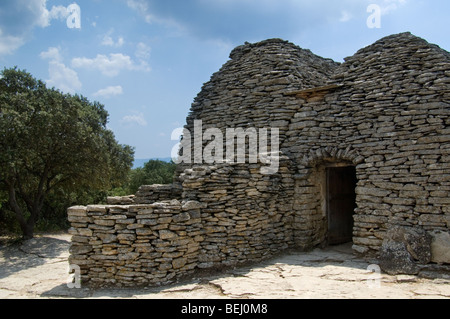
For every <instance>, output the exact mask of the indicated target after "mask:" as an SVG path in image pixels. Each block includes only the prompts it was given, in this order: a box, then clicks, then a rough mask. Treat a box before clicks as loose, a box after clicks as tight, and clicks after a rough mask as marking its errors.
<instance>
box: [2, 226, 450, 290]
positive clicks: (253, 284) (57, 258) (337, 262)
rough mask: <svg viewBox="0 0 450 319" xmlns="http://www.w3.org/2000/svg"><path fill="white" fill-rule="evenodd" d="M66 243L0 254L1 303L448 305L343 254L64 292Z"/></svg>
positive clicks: (440, 286)
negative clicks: (428, 301)
mask: <svg viewBox="0 0 450 319" xmlns="http://www.w3.org/2000/svg"><path fill="white" fill-rule="evenodd" d="M69 241H70V235H67V234H62V235H45V236H40V237H37V238H35V239H32V240H30V241H26V242H25V243H24V244H22V245H11V246H0V298H1V299H5V298H6V299H10V298H15V299H16V298H27V299H29V298H101V299H103V298H134V299H166V298H167V299H206V298H212V299H219V298H227V299H255V298H257V299H275V298H276V299H293V298H301V299H307V298H318V299H328V298H347V299H378V298H380V299H381V298H383V299H384V298H389V299H393V298H395V299H414V298H418V299H423V298H447V299H448V298H450V278H448V277H447V278H445V277H444V278H440V279H424V278H419V277H416V276H405V275H401V276H389V275H386V274H380V275H377V274H376V273H373V272H370V271H369V270H368V266H369V263H368V262H366V261H364V260H361V259H358V258H356V257H355V256H353V255H352V254H351V250H350V247H349V246H339V247H334V248H332V249H330V248H329V249H325V250H321V249H316V250H314V251H312V252H309V253H300V252H291V253H289V254H285V255H282V256H279V257H276V258H273V259H271V260H268V261H265V262H262V263H260V264H257V265H253V266H251V267H240V268H236V269H232V270H228V271H226V272H224V273H221V274H215V275H209V276H202V277H201V278H193V279H192V280H189V281H186V282H183V283H179V284H176V285H172V286H168V287H159V288H145V289H144V288H142V289H141V288H140V289H95V290H94V289H89V288H86V287H82V288H81V289H76V288H73V289H70V288H68V287H67V279H68V262H67V257H68V255H69V253H68V249H69V245H70V243H69Z"/></svg>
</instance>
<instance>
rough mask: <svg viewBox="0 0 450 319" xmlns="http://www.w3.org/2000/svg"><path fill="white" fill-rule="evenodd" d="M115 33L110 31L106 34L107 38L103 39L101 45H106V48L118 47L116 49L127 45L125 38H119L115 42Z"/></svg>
mask: <svg viewBox="0 0 450 319" xmlns="http://www.w3.org/2000/svg"><path fill="white" fill-rule="evenodd" d="M113 32H114V30H110V31H109V32H108V33H107V34H105V36H104V37H103V39H102V42H101V44H102V45H105V46H110V47H116V48H119V47H121V46H123V45H124V43H125V40H124V38H123V37H121V36H119V37H118V38H117V41H114V39H113V38H112V36H111V35H112V33H113Z"/></svg>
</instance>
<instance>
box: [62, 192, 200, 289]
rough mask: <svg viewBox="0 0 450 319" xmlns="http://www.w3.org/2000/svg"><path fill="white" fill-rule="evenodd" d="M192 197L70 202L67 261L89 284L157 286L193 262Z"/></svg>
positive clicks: (196, 243)
mask: <svg viewBox="0 0 450 319" xmlns="http://www.w3.org/2000/svg"><path fill="white" fill-rule="evenodd" d="M203 206H204V205H202V204H200V203H198V202H193V201H190V202H185V203H180V202H179V201H177V200H172V201H167V202H161V203H154V204H148V205H145V204H143V205H129V206H127V205H92V206H87V207H86V206H77V207H71V208H69V210H68V218H69V221H70V222H71V225H72V228H71V230H70V233H71V234H72V235H73V237H72V245H71V248H70V254H71V255H70V259H69V262H70V263H71V264H74V265H78V266H79V267H80V268H81V275H82V281H83V282H89V283H91V284H93V285H102V286H103V285H115V286H134V285H159V284H164V283H169V282H171V281H172V280H174V279H175V278H179V277H182V276H185V275H188V274H189V273H190V272H191V271H192V270H193V269H195V268H196V267H197V266H198V265H199V262H198V255H199V253H200V247H201V245H202V242H203V241H204V237H203V236H202V234H203V233H204V231H203V226H202V218H201V208H202V207H203Z"/></svg>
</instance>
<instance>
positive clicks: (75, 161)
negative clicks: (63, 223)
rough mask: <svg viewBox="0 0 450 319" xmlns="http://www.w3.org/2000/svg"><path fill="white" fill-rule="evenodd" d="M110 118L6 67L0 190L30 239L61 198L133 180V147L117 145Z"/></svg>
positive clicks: (0, 85) (1, 89)
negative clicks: (38, 223)
mask: <svg viewBox="0 0 450 319" xmlns="http://www.w3.org/2000/svg"><path fill="white" fill-rule="evenodd" d="M107 123H108V113H107V111H106V110H105V108H104V106H103V105H102V104H100V103H98V102H90V101H88V100H87V99H86V98H85V97H83V96H78V95H69V94H63V93H61V92H60V91H58V90H55V89H49V88H47V87H46V86H45V84H44V83H43V82H42V81H40V80H36V79H34V78H33V77H32V76H31V74H29V73H27V72H25V71H21V70H17V68H13V69H4V70H3V71H2V72H1V76H0V150H1V151H0V188H1V189H2V190H3V192H5V193H6V194H7V195H8V196H7V197H8V206H9V209H10V210H12V211H13V212H14V213H15V215H16V217H17V220H18V222H19V224H20V227H21V229H22V231H23V233H24V237H32V236H33V230H34V225H35V224H36V222H37V221H38V220H39V217H40V215H41V212H42V210H43V209H44V207H47V210H45V211H46V212H50V211H51V209H48V207H49V206H50V207H52V206H53V208H52V209H53V210H55V209H56V210H62V209H63V208H62V207H59V208H57V207H55V206H57V205H55V203H58V199H60V198H63V199H64V200H62V201H61V204H64V205H65V204H67V203H69V202H71V200H70V199H71V198H77V197H80V195H79V194H82V193H83V192H85V190H89V192H90V194H98V193H100V192H102V191H103V192H105V191H106V190H108V189H110V188H112V187H115V186H116V185H120V184H121V182H122V180H123V179H124V178H126V177H127V175H128V172H129V170H130V168H131V166H132V162H133V156H134V150H133V149H132V148H131V147H130V146H127V145H119V144H118V143H117V141H116V140H115V138H114V134H113V133H112V132H111V131H110V130H108V129H107V128H106V125H107ZM61 194H65V197H60V196H61ZM66 208H67V207H64V210H65V209H66Z"/></svg>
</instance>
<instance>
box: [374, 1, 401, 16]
mask: <svg viewBox="0 0 450 319" xmlns="http://www.w3.org/2000/svg"><path fill="white" fill-rule="evenodd" d="M406 3H407V0H383V2H382V3H381V4H380V7H381V14H388V13H391V12H393V11H395V10H397V9H399V8H400V7H401V6H403V5H405V4H406Z"/></svg>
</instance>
